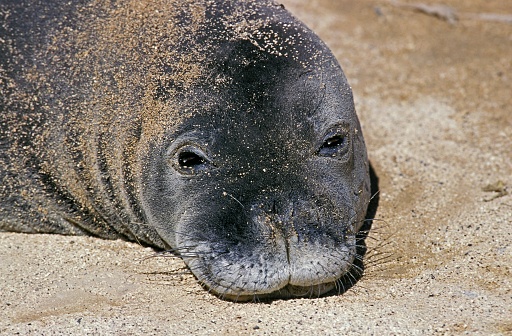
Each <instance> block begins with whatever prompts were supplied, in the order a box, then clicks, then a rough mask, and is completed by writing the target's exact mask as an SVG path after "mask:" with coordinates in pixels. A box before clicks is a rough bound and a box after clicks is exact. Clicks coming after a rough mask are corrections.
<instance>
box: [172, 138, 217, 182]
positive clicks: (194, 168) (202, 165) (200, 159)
mask: <svg viewBox="0 0 512 336" xmlns="http://www.w3.org/2000/svg"><path fill="white" fill-rule="evenodd" d="M209 163H210V162H209V160H208V159H207V158H206V155H205V154H204V153H203V151H202V150H201V149H199V148H197V147H195V146H190V145H186V146H183V147H181V148H179V149H178V150H177V151H176V152H175V153H174V155H173V158H172V165H173V166H174V168H175V169H176V170H177V171H178V172H180V173H181V174H185V175H191V174H196V173H199V172H200V171H202V170H205V169H206V168H207V167H208V165H209Z"/></svg>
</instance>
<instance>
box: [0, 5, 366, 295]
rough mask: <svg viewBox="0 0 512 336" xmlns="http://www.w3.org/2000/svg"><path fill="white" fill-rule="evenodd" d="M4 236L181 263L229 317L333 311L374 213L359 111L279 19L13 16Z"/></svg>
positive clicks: (4, 115)
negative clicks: (233, 313) (314, 306)
mask: <svg viewBox="0 0 512 336" xmlns="http://www.w3.org/2000/svg"><path fill="white" fill-rule="evenodd" d="M0 40H1V41H3V42H2V43H1V44H0V66H1V67H0V90H1V91H0V93H1V94H0V181H1V183H0V229H2V230H10V231H19V232H39V233H60V234H76V235H83V234H91V235H95V236H98V237H103V238H112V239H115V238H123V239H128V240H137V241H139V242H144V243H146V244H150V245H153V246H156V247H160V248H164V249H173V250H174V251H177V252H178V253H180V255H181V256H182V257H183V259H184V261H185V262H186V263H187V265H188V266H189V267H190V269H191V271H192V272H193V273H194V275H195V276H196V277H197V278H198V279H199V280H200V281H201V282H202V283H203V284H204V285H206V286H207V287H209V288H210V289H211V290H212V291H213V292H215V293H217V294H219V295H222V296H223V297H226V298H230V299H239V300H243V299H247V298H252V297H254V296H259V297H264V296H278V297H286V296H291V295H298V296H300V295H311V294H315V295H317V294H321V293H324V292H326V291H328V290H330V289H332V288H333V287H334V286H335V282H336V281H337V280H338V279H340V277H342V276H343V275H344V274H345V273H346V272H347V271H348V269H349V268H350V267H351V265H352V263H353V261H354V258H355V254H356V240H355V234H356V232H357V231H358V229H359V228H360V226H361V225H362V223H363V220H364V216H365V213H366V208H367V205H368V202H369V196H370V181H369V176H368V161H367V157H366V149H365V146H364V141H363V137H362V134H361V129H360V126H359V122H358V120H357V116H356V114H355V110H354V105H353V99H352V93H351V90H350V87H349V86H348V84H347V81H346V79H345V77H344V75H343V72H342V70H341V68H340V67H339V65H338V63H337V61H336V60H335V58H334V56H333V55H332V54H331V52H330V51H329V50H328V49H327V47H326V46H325V45H324V44H323V43H322V42H321V41H320V40H319V38H318V37H317V36H316V35H314V33H312V32H311V31H310V30H308V29H307V28H306V27H305V26H304V25H303V24H302V23H300V22H299V21H297V20H296V19H295V18H293V17H292V16H291V15H290V14H289V13H288V12H287V11H286V10H285V9H284V8H282V6H280V5H278V4H276V3H274V2H272V1H256V2H255V1H244V0H229V1H221V0H219V1H199V0H195V1H169V0H149V1H143V2H141V1H138V0H118V1H106V0H105V1H104V0H82V1H72V2H67V1H53V2H50V1H48V2H46V1H35V0H12V1H11V0H7V1H2V2H1V3H0Z"/></svg>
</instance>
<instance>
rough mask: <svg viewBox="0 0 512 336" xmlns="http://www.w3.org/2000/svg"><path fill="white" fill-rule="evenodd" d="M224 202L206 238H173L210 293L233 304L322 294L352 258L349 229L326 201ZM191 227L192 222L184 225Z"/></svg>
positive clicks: (353, 249) (346, 221)
mask: <svg viewBox="0 0 512 336" xmlns="http://www.w3.org/2000/svg"><path fill="white" fill-rule="evenodd" d="M286 196H287V197H284V196H282V197H274V198H272V197H268V196H267V197H265V199H264V200H263V201H255V202H252V203H251V202H248V203H245V202H244V200H243V199H241V200H238V199H231V201H230V202H228V203H229V204H231V205H233V207H229V206H224V208H225V209H226V211H225V212H223V211H220V214H219V216H221V217H218V218H210V220H213V221H214V222H217V223H220V222H222V223H223V225H222V226H220V225H219V226H216V227H214V228H213V230H211V231H210V232H208V233H207V234H205V233H195V234H196V237H195V238H193V239H191V233H187V234H186V235H185V234H183V235H181V234H180V235H179V238H180V239H179V240H181V239H183V241H179V242H178V245H181V246H187V247H188V248H189V249H190V250H188V251H187V255H188V256H184V259H185V261H186V262H187V264H188V265H189V266H190V268H191V269H192V270H193V272H194V274H195V275H196V276H197V277H198V279H200V280H201V281H202V282H203V283H204V284H205V286H207V287H208V288H209V289H210V290H212V291H213V292H215V293H218V294H219V295H222V296H223V297H227V298H232V299H234V300H244V298H246V299H251V298H253V297H254V296H258V297H260V298H263V297H295V296H305V295H321V294H323V293H325V292H327V291H329V290H331V289H333V288H334V287H335V284H336V281H337V280H338V279H340V278H341V277H342V276H343V275H344V274H345V273H347V271H348V270H349V268H350V267H351V266H352V263H353V261H354V258H355V256H356V246H355V233H354V225H353V224H354V223H350V222H349V216H348V215H345V213H346V212H347V211H339V210H336V209H335V203H334V202H332V201H330V200H329V199H327V198H326V197H318V196H316V197H315V196H311V195H308V194H303V196H305V197H306V198H308V199H306V200H304V199H302V198H298V197H290V195H286ZM191 220H194V221H196V222H197V220H196V219H191Z"/></svg>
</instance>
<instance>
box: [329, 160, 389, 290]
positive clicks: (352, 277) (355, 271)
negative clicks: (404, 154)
mask: <svg viewBox="0 0 512 336" xmlns="http://www.w3.org/2000/svg"><path fill="white" fill-rule="evenodd" d="M370 183H371V195H372V197H371V200H370V203H369V204H368V209H367V211H366V216H365V218H366V219H365V221H364V223H363V226H362V227H361V229H360V230H359V232H358V233H357V235H356V242H357V243H356V244H357V248H356V254H357V256H356V259H355V260H354V263H353V265H352V267H351V268H350V270H349V271H348V272H347V273H346V274H345V275H344V276H343V277H342V278H341V279H339V280H338V286H337V288H335V289H333V290H331V291H330V292H328V293H326V294H325V295H324V296H332V295H340V294H343V293H345V292H346V291H347V290H349V289H350V288H351V287H353V286H354V285H355V284H356V283H357V281H359V280H360V279H361V277H362V276H363V273H364V267H365V265H364V262H363V260H364V256H365V255H366V252H367V247H366V238H367V237H368V234H369V233H370V230H371V228H372V224H373V220H374V218H375V214H376V213H377V208H378V206H379V178H378V177H377V174H376V173H375V170H374V169H373V166H372V164H371V162H370Z"/></svg>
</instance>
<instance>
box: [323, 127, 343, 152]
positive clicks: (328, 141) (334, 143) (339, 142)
mask: <svg viewBox="0 0 512 336" xmlns="http://www.w3.org/2000/svg"><path fill="white" fill-rule="evenodd" d="M348 143H349V137H348V134H347V132H345V131H343V130H341V129H339V130H334V131H332V132H329V133H328V134H327V135H326V136H325V138H324V141H323V143H322V145H321V146H320V149H319V150H318V155H320V156H332V157H335V156H342V155H344V154H345V153H347V152H348V148H349V146H348Z"/></svg>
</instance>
